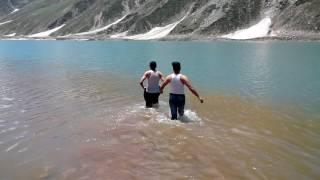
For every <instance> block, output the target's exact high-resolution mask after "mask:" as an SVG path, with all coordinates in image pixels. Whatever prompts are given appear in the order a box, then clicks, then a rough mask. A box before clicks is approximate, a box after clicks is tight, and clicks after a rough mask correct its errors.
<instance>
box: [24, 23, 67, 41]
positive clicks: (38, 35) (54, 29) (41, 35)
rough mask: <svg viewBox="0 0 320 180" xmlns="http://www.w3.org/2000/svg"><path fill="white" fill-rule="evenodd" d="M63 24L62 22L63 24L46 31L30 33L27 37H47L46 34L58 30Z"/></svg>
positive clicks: (48, 34)
mask: <svg viewBox="0 0 320 180" xmlns="http://www.w3.org/2000/svg"><path fill="white" fill-rule="evenodd" d="M63 26H65V24H63V25H61V26H59V27H56V28H53V29H51V30H48V31H44V32H40V33H36V34H31V35H29V36H28V37H31V38H35V37H37V38H38V37H39V38H41V37H48V36H50V34H52V33H54V32H56V31H58V30H59V29H61V28H62V27H63Z"/></svg>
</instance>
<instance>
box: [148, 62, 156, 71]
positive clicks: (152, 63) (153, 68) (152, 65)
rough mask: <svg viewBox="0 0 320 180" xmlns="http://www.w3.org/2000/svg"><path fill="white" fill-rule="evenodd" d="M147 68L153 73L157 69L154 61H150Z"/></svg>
mask: <svg viewBox="0 0 320 180" xmlns="http://www.w3.org/2000/svg"><path fill="white" fill-rule="evenodd" d="M149 66H150V69H151V70H153V71H155V70H156V68H157V63H156V62H155V61H151V62H150V64H149Z"/></svg>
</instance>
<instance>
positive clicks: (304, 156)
mask: <svg viewBox="0 0 320 180" xmlns="http://www.w3.org/2000/svg"><path fill="white" fill-rule="evenodd" d="M319 57H320V43H319V42H296V41H289V42H282V41H258V42H254V41H253V42H237V41H213V42H200V41H199V42H198V41H194V42H174V41H172V42H165V41H31V40H30V41H5V40H3V41H0V179H317V178H319V177H320V151H319V149H320V79H319V77H320V76H319V75H320V61H319ZM151 60H155V61H157V63H158V70H160V71H161V72H163V73H164V74H166V75H168V74H170V73H171V72H172V68H171V62H172V61H180V62H181V64H182V73H183V74H186V75H187V76H188V78H189V79H190V80H191V81H192V83H193V85H194V86H195V87H196V88H197V89H198V91H199V92H200V94H201V95H202V96H203V98H204V100H205V103H204V104H200V103H199V102H198V101H197V99H196V98H195V97H193V96H192V95H191V94H190V93H189V94H187V104H186V118H187V120H188V121H187V122H181V121H171V120H170V115H169V106H168V89H167V90H166V91H165V92H164V94H163V95H162V96H160V107H159V108H158V109H145V108H144V100H143V96H142V95H143V92H142V89H141V87H139V84H138V83H139V80H140V77H141V76H142V74H143V73H144V71H146V70H147V69H148V64H149V62H150V61H151Z"/></svg>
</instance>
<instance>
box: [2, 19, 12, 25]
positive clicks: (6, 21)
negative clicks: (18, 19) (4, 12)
mask: <svg viewBox="0 0 320 180" xmlns="http://www.w3.org/2000/svg"><path fill="white" fill-rule="evenodd" d="M10 22H12V20H10V21H5V22H2V23H0V26H1V25H4V24H7V23H10Z"/></svg>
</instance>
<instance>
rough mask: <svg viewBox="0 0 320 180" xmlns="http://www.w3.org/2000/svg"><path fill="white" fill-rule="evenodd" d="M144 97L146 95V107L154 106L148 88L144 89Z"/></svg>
mask: <svg viewBox="0 0 320 180" xmlns="http://www.w3.org/2000/svg"><path fill="white" fill-rule="evenodd" d="M143 97H144V100H145V101H146V108H151V107H152V101H151V97H150V94H149V93H147V91H146V89H145V90H144V94H143Z"/></svg>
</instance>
